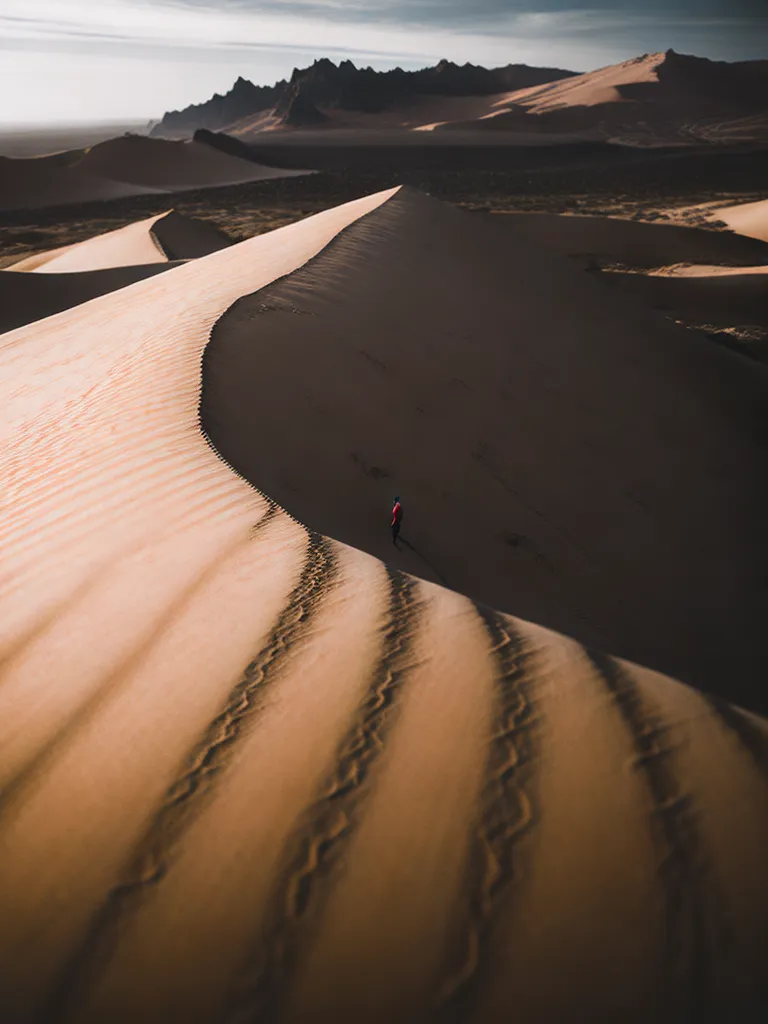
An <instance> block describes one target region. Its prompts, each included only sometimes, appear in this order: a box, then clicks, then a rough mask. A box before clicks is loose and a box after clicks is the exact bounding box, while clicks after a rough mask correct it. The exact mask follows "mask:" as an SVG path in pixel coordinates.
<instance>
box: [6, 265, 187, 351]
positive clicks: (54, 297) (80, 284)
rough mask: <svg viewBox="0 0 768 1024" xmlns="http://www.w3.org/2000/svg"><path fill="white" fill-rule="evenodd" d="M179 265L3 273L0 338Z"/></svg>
mask: <svg viewBox="0 0 768 1024" xmlns="http://www.w3.org/2000/svg"><path fill="white" fill-rule="evenodd" d="M174 266H178V264H176V263H147V264H144V265H142V266H138V267H114V268H112V269H110V270H90V271H83V272H81V273H67V274H49V273H45V274H25V273H17V272H16V271H15V270H0V334H2V333H3V332H4V331H13V330H15V329H16V328H17V327H23V326H24V325H25V324H31V323H33V322H34V321H35V320H42V319H44V318H45V317H47V316H53V315H54V314H56V313H61V312H62V311H63V310H65V309H72V307H73V306H79V305H81V304H82V303H83V302H89V301H90V300H91V299H95V298H97V297H98V296H99V295H107V294H108V293H109V292H114V291H117V290H118V289H119V288H127V287H128V286H129V285H131V284H135V283H136V282H137V281H144V280H146V279H147V278H148V277H154V276H155V275H156V274H162V273H163V272H164V271H166V270H170V269H171V268H172V267H174Z"/></svg>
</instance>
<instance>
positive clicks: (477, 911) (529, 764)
mask: <svg viewBox="0 0 768 1024" xmlns="http://www.w3.org/2000/svg"><path fill="white" fill-rule="evenodd" d="M475 607H476V609H477V613H478V615H479V616H480V619H481V620H482V623H483V625H484V627H485V629H486V631H487V633H488V637H489V639H490V642H491V645H492V646H491V654H492V655H493V657H494V659H495V661H496V687H497V697H496V708H495V714H494V723H493V729H494V731H493V733H492V735H491V737H490V747H489V751H488V762H487V766H486V781H485V786H484V789H483V793H482V795H481V799H480V811H479V814H480V817H479V820H478V823H477V825H476V832H475V835H474V839H473V844H472V847H471V850H470V859H469V865H468V871H469V878H468V892H467V896H466V898H467V900H468V907H467V909H466V924H465V939H464V948H463V952H462V955H461V962H460V965H459V967H458V968H455V969H454V970H453V971H452V972H451V973H450V975H449V977H448V978H447V980H446V981H445V982H444V984H443V986H442V988H441V989H440V991H439V992H438V994H437V1012H438V1019H439V1020H440V1021H441V1022H442V1021H446V1022H447V1021H457V1020H464V1019H468V1018H469V1016H470V1015H471V1012H472V1009H473V1005H474V999H475V996H476V989H477V985H478V983H479V981H480V975H481V973H482V971H483V966H484V965H483V956H484V953H485V952H486V947H487V942H488V939H489V932H490V929H491V927H492V925H493V922H494V918H495V915H496V912H497V909H498V907H499V903H500V901H501V900H502V898H503V896H504V894H505V893H506V891H507V889H508V887H509V885H510V883H511V882H512V881H513V880H514V878H515V874H516V862H515V855H516V848H517V844H518V841H519V840H520V839H521V838H522V837H523V836H524V835H525V834H526V833H527V832H528V831H529V830H530V828H531V826H532V825H533V822H534V818H535V814H534V795H533V781H534V777H533V769H534V767H535V758H536V734H535V729H536V714H535V709H534V705H533V701H532V698H531V695H530V685H529V680H528V679H527V677H526V659H527V657H529V655H528V653H527V651H526V645H525V642H524V640H523V637H522V636H521V635H520V633H518V631H517V630H516V629H515V626H514V625H513V623H512V621H511V620H510V619H509V618H508V617H507V616H504V615H502V614H500V613H499V612H495V611H493V610H492V609H490V608H487V607H485V606H484V605H480V604H477V605H476V606H475Z"/></svg>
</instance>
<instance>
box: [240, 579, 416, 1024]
mask: <svg viewBox="0 0 768 1024" xmlns="http://www.w3.org/2000/svg"><path fill="white" fill-rule="evenodd" d="M387 575H388V579H389V587H390V599H389V610H388V614H387V620H386V624H385V627H384V636H383V641H382V651H381V656H380V658H379V661H378V664H377V665H376V667H375V669H374V672H373V678H372V680H371V684H370V687H369V689H368V694H367V696H366V698H365V700H364V701H363V703H362V704H361V706H360V708H359V710H358V712H357V714H356V716H355V719H354V721H353V722H352V725H351V726H350V728H349V730H348V732H347V734H346V736H345V737H344V739H343V740H342V742H341V744H340V745H339V748H338V753H337V756H336V763H335V765H334V767H333V770H332V772H331V774H330V775H329V777H328V778H327V780H326V782H325V783H324V785H323V787H322V789H321V791H320V793H319V794H318V796H317V800H316V802H315V803H314V804H313V806H311V807H310V808H309V809H308V810H307V811H306V812H305V814H304V815H303V821H302V822H301V823H300V824H299V825H298V827H297V830H296V833H295V835H294V836H293V838H292V839H291V840H290V841H289V843H288V846H287V850H286V857H285V866H284V868H283V870H282V872H281V875H280V878H279V880H278V882H277V883H276V886H275V890H274V897H273V901H272V907H271V908H270V910H269V911H268V915H267V923H266V925H265V928H264V931H263V934H264V938H263V939H262V942H261V948H260V949H259V950H258V952H257V953H256V956H255V963H254V962H252V965H251V966H250V968H249V970H248V972H247V973H246V974H245V975H244V977H243V978H242V981H241V983H240V985H239V986H238V989H239V991H238V994H237V996H236V997H235V1000H234V1001H233V1006H232V1009H231V1013H230V1015H229V1017H228V1018H227V1019H228V1020H229V1021H230V1022H231V1024H235V1022H237V1024H240V1022H243V1024H245V1022H249V1021H255V1020H272V1019H274V1018H276V1016H277V1014H278V1012H279V1009H280V1006H281V1004H282V1000H283V999H284V998H285V996H286V995H287V993H288V990H289V986H290V981H291V978H292V976H293V973H294V972H295V970H296V969H297V966H298V961H299V959H300V957H301V953H302V951H303V944H304V941H305V939H306V937H307V936H308V935H309V932H310V930H311V925H312V921H315V920H317V918H318V916H319V915H321V914H322V911H323V907H324V905H325V902H326V900H327V898H328V896H329V889H328V886H327V879H328V876H329V874H330V873H331V872H332V870H333V869H334V868H335V867H336V866H337V864H338V863H339V861H340V859H341V858H342V856H343V855H344V852H345V850H346V849H347V846H348V843H349V840H350V838H351V836H352V834H353V833H354V831H355V829H356V827H357V826H358V824H359V821H360V814H361V809H362V806H363V805H364V803H365V801H366V798H367V797H368V796H369V795H370V787H368V786H367V785H366V783H367V781H368V779H369V777H370V774H371V771H372V770H373V768H374V767H375V765H376V762H377V761H378V759H379V758H380V756H381V755H382V754H383V753H384V751H385V744H386V739H387V736H388V734H389V732H390V730H391V728H392V726H393V724H394V722H395V719H396V717H397V713H398V698H399V696H400V692H401V690H402V688H403V686H404V685H406V684H407V680H408V675H409V671H410V670H411V668H412V667H413V664H412V659H413V653H412V646H413V638H414V634H415V630H416V627H417V625H418V620H419V615H420V612H421V601H420V598H419V595H418V588H419V584H418V581H417V580H415V579H413V578H411V577H409V576H406V575H405V574H403V573H401V572H399V571H396V570H393V569H387ZM324 883H326V884H325V885H324Z"/></svg>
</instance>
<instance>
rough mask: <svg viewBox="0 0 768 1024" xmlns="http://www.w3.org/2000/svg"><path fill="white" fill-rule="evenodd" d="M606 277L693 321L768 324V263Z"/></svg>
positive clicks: (656, 305)
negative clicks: (760, 265)
mask: <svg viewBox="0 0 768 1024" xmlns="http://www.w3.org/2000/svg"><path fill="white" fill-rule="evenodd" d="M685 269H687V270H688V273H686V272H685ZM691 271H696V272H697V273H692V272H691ZM707 271H709V273H707ZM605 280H606V281H607V282H608V283H611V284H613V283H616V284H620V286H621V287H622V288H623V289H625V290H626V291H627V292H628V293H630V294H633V295H637V296H638V297H639V298H641V299H643V300H644V301H645V302H648V303H649V304H650V305H652V306H654V308H656V309H660V310H662V311H664V312H666V313H668V314H670V315H673V316H677V317H680V318H681V319H684V320H687V321H689V322H696V321H698V322H699V323H701V324H708V323H709V324H715V325H719V326H727V325H733V324H755V325H760V326H764V327H768V266H766V267H739V268H728V269H727V270H726V269H725V268H722V267H691V268H684V269H681V271H680V272H679V273H673V272H670V273H669V274H661V273H658V274H610V275H607V276H606V277H605Z"/></svg>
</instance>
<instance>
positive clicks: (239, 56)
mask: <svg viewBox="0 0 768 1024" xmlns="http://www.w3.org/2000/svg"><path fill="white" fill-rule="evenodd" d="M767 38H768V17H766V16H765V15H764V14H762V3H761V0H731V2H728V0H650V2H649V3H645V4H643V5H642V8H640V9H639V8H638V5H637V4H635V3H629V2H628V0H614V2H612V3H607V2H605V0H603V2H602V3H601V2H600V0H595V2H594V3H592V4H582V3H578V2H576V0H474V2H473V3H472V4H471V5H469V4H467V3H463V2H462V0H2V7H1V8H0V48H1V49H2V50H3V59H2V61H0V97H1V98H0V128H2V129H3V130H6V131H8V130H14V129H15V130H19V129H23V128H24V127H29V128H36V127H39V128H56V127H66V126H81V125H99V124H125V123H135V124H140V123H146V122H148V121H150V120H156V119H159V118H160V117H162V115H163V113H165V112H166V111H167V110H172V109H179V108H183V107H186V106H189V105H190V104H192V103H200V102H203V101H205V100H207V99H209V98H210V97H211V96H212V95H213V94H214V93H215V92H219V93H225V92H227V91H228V90H229V89H230V88H231V87H232V84H233V82H234V81H235V79H236V78H237V77H238V76H241V75H242V76H243V77H244V78H248V79H250V80H251V81H252V82H254V83H255V84H257V85H272V84H274V83H275V82H277V81H279V80H280V79H282V78H287V77H288V76H289V75H290V73H291V71H292V70H293V68H294V67H297V66H298V67H302V66H306V65H308V64H311V63H312V62H313V61H314V60H316V59H318V58H320V57H330V58H331V59H332V60H335V61H336V62H338V61H339V60H343V59H351V60H353V61H354V62H355V64H357V65H358V66H359V65H363V66H365V65H370V66H371V67H374V68H376V69H377V70H386V69H389V68H393V67H396V66H400V67H403V68H406V69H409V70H412V69H415V68H420V67H425V66H428V65H433V64H436V63H437V62H438V61H439V60H440V59H441V58H447V59H449V60H453V61H455V62H457V63H464V62H465V61H470V62H472V63H475V64H482V65H485V66H499V65H504V64H510V63H524V64H530V65H539V66H541V65H545V66H551V67H560V68H567V69H570V70H573V71H588V70H591V69H593V68H596V67H601V66H604V65H606V64H612V63H616V62H618V61H621V60H626V59H629V58H631V57H634V56H637V55H638V54H641V53H647V52H654V51H658V50H666V49H668V48H670V47H671V48H674V49H675V50H678V51H680V52H683V53H695V54H696V55H697V56H702V57H709V58H711V59H714V60H749V59H759V58H761V57H764V56H766V49H768V47H767V46H766V42H765V40H766V39H767Z"/></svg>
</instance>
